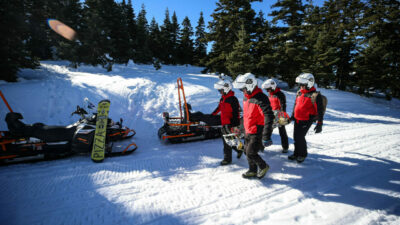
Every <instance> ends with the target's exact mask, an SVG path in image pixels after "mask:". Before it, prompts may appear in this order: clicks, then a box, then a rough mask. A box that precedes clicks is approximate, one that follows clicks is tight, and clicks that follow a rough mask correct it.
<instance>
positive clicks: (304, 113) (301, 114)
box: [293, 87, 318, 120]
mask: <svg viewBox="0 0 400 225" xmlns="http://www.w3.org/2000/svg"><path fill="white" fill-rule="evenodd" d="M315 91H316V89H315V87H312V88H311V89H310V90H300V91H299V92H298V94H297V97H296V101H295V105H294V110H293V111H294V118H295V119H296V120H309V119H311V117H313V116H316V115H317V112H318V110H317V103H314V104H313V103H312V102H311V95H312V93H313V92H315Z"/></svg>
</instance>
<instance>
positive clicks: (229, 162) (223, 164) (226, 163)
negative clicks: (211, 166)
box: [219, 159, 231, 166]
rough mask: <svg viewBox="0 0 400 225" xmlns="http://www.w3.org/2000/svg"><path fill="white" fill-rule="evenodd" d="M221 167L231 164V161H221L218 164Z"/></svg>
mask: <svg viewBox="0 0 400 225" xmlns="http://www.w3.org/2000/svg"><path fill="white" fill-rule="evenodd" d="M219 164H220V165H221V166H226V165H229V164H231V161H228V160H225V159H224V160H222V161H221V162H220V163H219Z"/></svg>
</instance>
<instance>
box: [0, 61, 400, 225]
mask: <svg viewBox="0 0 400 225" xmlns="http://www.w3.org/2000/svg"><path fill="white" fill-rule="evenodd" d="M68 64H69V63H68V62H62V61H44V62H42V66H41V67H40V69H38V70H22V71H21V72H20V74H19V82H18V83H6V82H1V83H0V90H1V91H2V92H3V94H4V95H5V96H6V98H7V100H8V102H9V103H10V106H11V107H12V109H13V110H14V111H16V112H20V113H22V115H23V116H24V122H26V123H35V122H42V123H45V124H49V125H68V124H70V123H73V122H74V121H76V120H77V119H78V118H77V116H73V117H71V112H73V111H74V110H75V107H76V105H81V106H82V105H83V103H84V98H86V97H87V98H88V99H89V100H90V101H91V102H93V103H97V102H98V101H100V100H101V99H104V98H107V99H110V100H111V110H110V117H111V118H112V119H114V120H116V121H118V120H119V118H123V119H124V124H125V125H127V126H128V127H131V128H134V129H135V130H136V132H137V134H136V136H135V137H134V138H133V139H132V140H129V141H127V142H126V143H129V142H130V141H134V142H135V143H136V144H137V145H138V146H139V148H138V150H137V151H136V152H135V153H133V154H132V155H129V156H125V157H116V158H106V159H105V161H104V162H103V163H100V164H96V163H92V162H91V160H90V156H88V155H78V156H73V157H69V158H66V159H61V160H55V161H44V162H36V163H23V164H16V165H8V166H2V167H0V180H1V183H0V193H1V194H0V218H1V220H2V222H1V223H2V224H8V225H13V224H51V225H56V224H96V225H98V224H302V225H303V224H335V225H337V224H400V147H399V146H400V126H399V125H400V104H399V100H397V99H394V100H393V101H391V102H387V101H385V100H382V99H373V98H371V99H368V98H364V97H361V96H358V95H355V94H352V93H348V92H342V91H337V90H325V89H321V88H319V90H321V91H322V93H323V94H324V95H326V96H327V97H328V108H327V112H326V116H325V121H324V126H323V132H322V133H321V134H315V133H314V132H313V127H312V128H311V129H310V131H309V133H308V135H307V141H308V147H309V156H308V158H307V159H306V161H304V163H302V164H298V163H294V162H291V161H288V160H287V156H288V154H283V153H281V152H280V151H281V146H280V137H279V134H278V131H277V130H274V133H273V137H272V139H273V142H274V145H273V146H271V147H269V148H268V149H266V150H265V151H264V152H263V153H260V154H261V156H262V157H263V158H264V159H265V160H266V162H267V163H268V164H269V165H270V167H271V169H270V171H269V172H268V173H267V175H266V177H264V178H263V179H262V180H245V179H243V178H242V177H241V174H242V173H243V172H245V171H246V170H247V167H248V165H247V160H246V159H245V157H242V158H241V159H236V158H235V156H236V154H233V164H232V165H229V166H225V167H221V166H219V162H220V161H221V160H222V141H221V139H214V140H205V141H199V142H192V143H184V144H163V143H161V142H160V141H159V140H158V137H157V130H158V128H159V127H161V125H162V123H163V121H162V118H161V115H162V112H164V111H165V112H170V115H178V114H179V111H178V110H179V109H178V97H177V89H176V79H177V78H178V77H181V78H182V79H183V84H184V87H185V93H186V97H187V99H188V102H189V103H191V105H192V107H193V110H195V111H202V112H204V113H210V112H212V110H214V108H215V107H216V106H217V104H218V101H219V94H218V92H217V91H216V90H214V89H213V84H214V83H215V82H216V81H217V79H218V77H217V76H215V75H209V74H201V72H200V71H201V70H202V68H198V67H191V66H187V67H186V66H163V67H162V68H161V69H160V70H155V69H154V68H153V66H152V65H137V64H133V63H129V64H128V66H124V65H115V66H114V67H113V71H112V72H106V71H105V70H104V69H102V68H100V67H90V66H82V67H79V68H78V69H71V68H68V67H67V65H68ZM265 79H266V78H265ZM265 79H264V80H265ZM284 92H285V94H286V96H287V100H288V111H289V112H291V111H292V108H293V102H294V98H295V92H294V91H292V92H291V91H284ZM236 95H237V96H238V97H239V100H240V101H241V100H242V98H243V95H242V94H241V93H239V91H236ZM0 105H1V107H0V118H5V115H6V113H7V108H6V107H5V105H4V104H3V103H0ZM286 128H287V132H288V135H289V141H290V143H291V145H290V148H289V152H290V153H291V152H292V151H293V139H292V137H293V124H290V125H288V126H287V127H286ZM0 129H1V130H6V129H7V127H6V124H5V122H4V121H3V122H1V123H0ZM290 153H289V154H290Z"/></svg>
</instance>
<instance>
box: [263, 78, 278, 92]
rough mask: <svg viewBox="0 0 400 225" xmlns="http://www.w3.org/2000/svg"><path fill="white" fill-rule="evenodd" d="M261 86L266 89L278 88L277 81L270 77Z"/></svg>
mask: <svg viewBox="0 0 400 225" xmlns="http://www.w3.org/2000/svg"><path fill="white" fill-rule="evenodd" d="M261 87H262V88H263V89H265V90H267V89H271V90H273V91H274V90H275V89H276V82H275V80H273V79H268V80H266V81H264V83H263V84H262V86H261Z"/></svg>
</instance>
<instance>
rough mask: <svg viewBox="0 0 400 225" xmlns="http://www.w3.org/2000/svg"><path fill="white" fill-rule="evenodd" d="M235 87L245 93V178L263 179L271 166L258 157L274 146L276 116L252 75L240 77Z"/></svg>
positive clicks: (247, 74)
mask: <svg viewBox="0 0 400 225" xmlns="http://www.w3.org/2000/svg"><path fill="white" fill-rule="evenodd" d="M233 86H234V87H235V88H237V89H239V90H240V91H242V92H243V94H244V98H243V124H244V128H245V153H246V156H247V161H248V163H249V170H248V171H247V172H245V173H244V174H242V176H243V177H244V178H255V177H257V178H260V179H261V178H263V177H264V176H265V174H266V173H267V171H268V169H269V165H268V164H267V163H266V162H265V161H264V160H263V159H262V158H261V157H260V156H259V155H258V151H259V150H260V149H261V148H264V147H268V146H271V145H272V140H271V135H272V122H273V118H274V114H273V112H272V109H271V105H270V102H269V100H268V97H267V96H266V95H265V94H264V93H263V92H262V90H261V89H260V88H259V87H258V86H257V79H256V77H255V76H254V75H253V74H251V73H246V74H244V75H239V76H238V77H237V78H236V80H235V81H234V83H233Z"/></svg>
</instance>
